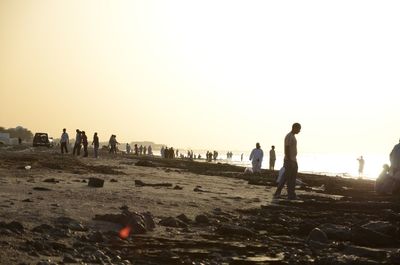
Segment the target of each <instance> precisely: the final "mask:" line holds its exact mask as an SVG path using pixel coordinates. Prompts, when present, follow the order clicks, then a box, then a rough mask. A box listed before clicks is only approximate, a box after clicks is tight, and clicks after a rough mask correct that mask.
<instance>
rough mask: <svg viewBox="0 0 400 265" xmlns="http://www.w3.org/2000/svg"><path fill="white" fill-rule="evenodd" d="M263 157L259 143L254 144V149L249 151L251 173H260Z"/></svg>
mask: <svg viewBox="0 0 400 265" xmlns="http://www.w3.org/2000/svg"><path fill="white" fill-rule="evenodd" d="M263 157H264V152H263V150H262V149H261V146H260V144H259V143H256V148H254V149H253V150H252V151H251V154H250V158H249V159H250V160H251V163H252V165H253V173H259V172H261V163H262V160H263Z"/></svg>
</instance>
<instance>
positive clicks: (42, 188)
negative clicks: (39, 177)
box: [33, 187, 51, 191]
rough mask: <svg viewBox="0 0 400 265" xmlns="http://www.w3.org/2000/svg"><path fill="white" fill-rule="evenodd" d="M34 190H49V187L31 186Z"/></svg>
mask: <svg viewBox="0 0 400 265" xmlns="http://www.w3.org/2000/svg"><path fill="white" fill-rule="evenodd" d="M33 189H34V190H38V191H50V190H51V189H49V188H44V187H33Z"/></svg>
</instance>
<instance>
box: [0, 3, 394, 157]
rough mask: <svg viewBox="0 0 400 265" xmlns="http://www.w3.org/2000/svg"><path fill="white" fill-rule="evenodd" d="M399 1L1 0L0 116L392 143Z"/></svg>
mask: <svg viewBox="0 0 400 265" xmlns="http://www.w3.org/2000/svg"><path fill="white" fill-rule="evenodd" d="M399 14H400V2H399V1H368V0H362V1H351V0H346V1H340V0H338V1H320V0H318V1H264V0H260V1H252V0H249V1H233V0H226V1H222V0H221V1H218V0H212V1H211V0H210V1H208V0H202V1H189V0H182V1H176V0H171V1H169V0H168V1H167V0H166V1H163V0H159V1H151V0H142V1H134V0H132V1H118V0H113V1H111V0H110V1H101V0H93V1H87V0H65V1H61V0H43V1H41V0H35V1H30V0H24V1H19V0H0V98H1V104H0V126H4V127H15V126H18V125H22V126H24V127H26V128H28V129H31V130H32V131H33V132H36V131H44V132H49V134H50V135H52V136H53V137H55V138H58V137H59V136H60V135H61V132H62V128H64V127H65V128H67V131H68V132H69V134H70V137H71V138H73V137H74V136H75V135H74V131H75V129H76V128H80V129H82V130H85V131H86V132H87V133H88V134H89V136H90V137H91V136H92V135H93V133H94V132H95V131H97V132H98V133H99V136H100V140H103V141H106V140H108V138H109V136H110V135H111V134H116V135H117V139H118V140H119V142H122V143H123V142H127V141H129V142H130V141H141V140H149V141H154V142H156V143H164V144H168V145H169V146H176V147H180V148H205V149H220V150H249V149H251V148H253V147H254V145H255V143H256V142H257V141H258V142H260V143H261V145H262V147H263V148H264V149H266V150H268V149H269V146H270V145H272V144H274V145H276V146H277V150H278V152H282V150H283V138H284V136H285V134H286V133H288V132H289V131H290V129H291V125H292V123H293V122H299V123H301V124H302V126H303V128H302V131H301V133H300V134H299V135H298V136H297V138H298V143H299V151H302V152H310V153H321V152H325V153H326V152H328V153H329V152H355V153H359V154H363V153H373V152H377V153H384V154H386V153H387V154H388V153H389V152H390V151H391V149H392V147H393V145H394V144H396V143H398V141H399V138H400V118H399V102H398V101H399V99H398V97H399V88H400V49H399V47H400V34H399V33H400V16H399Z"/></svg>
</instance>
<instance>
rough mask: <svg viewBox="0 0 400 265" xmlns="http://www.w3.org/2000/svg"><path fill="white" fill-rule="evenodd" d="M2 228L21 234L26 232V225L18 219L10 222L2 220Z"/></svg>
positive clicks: (0, 225) (0, 226) (0, 223)
mask: <svg viewBox="0 0 400 265" xmlns="http://www.w3.org/2000/svg"><path fill="white" fill-rule="evenodd" d="M0 229H7V230H9V231H11V232H13V233H16V234H21V233H23V232H24V226H23V225H22V224H21V223H20V222H16V221H12V222H10V223H6V222H0Z"/></svg>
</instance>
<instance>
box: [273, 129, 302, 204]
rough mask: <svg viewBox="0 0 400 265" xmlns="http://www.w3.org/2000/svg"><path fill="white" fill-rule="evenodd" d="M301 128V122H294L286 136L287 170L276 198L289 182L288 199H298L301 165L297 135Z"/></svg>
mask: <svg viewBox="0 0 400 265" xmlns="http://www.w3.org/2000/svg"><path fill="white" fill-rule="evenodd" d="M300 130H301V125H300V123H297V122H296V123H293V125H292V130H291V131H290V132H289V133H288V134H287V135H286V137H285V143H284V145H285V157H284V160H283V166H284V167H285V172H284V173H283V176H282V180H281V181H280V182H279V183H278V187H277V188H276V191H275V194H274V198H279V197H280V195H281V191H282V188H283V186H285V183H287V191H288V199H289V200H296V199H297V196H296V193H295V188H296V177H297V171H298V169H299V167H298V164H297V139H296V136H295V135H296V134H298V133H299V132H300Z"/></svg>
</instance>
